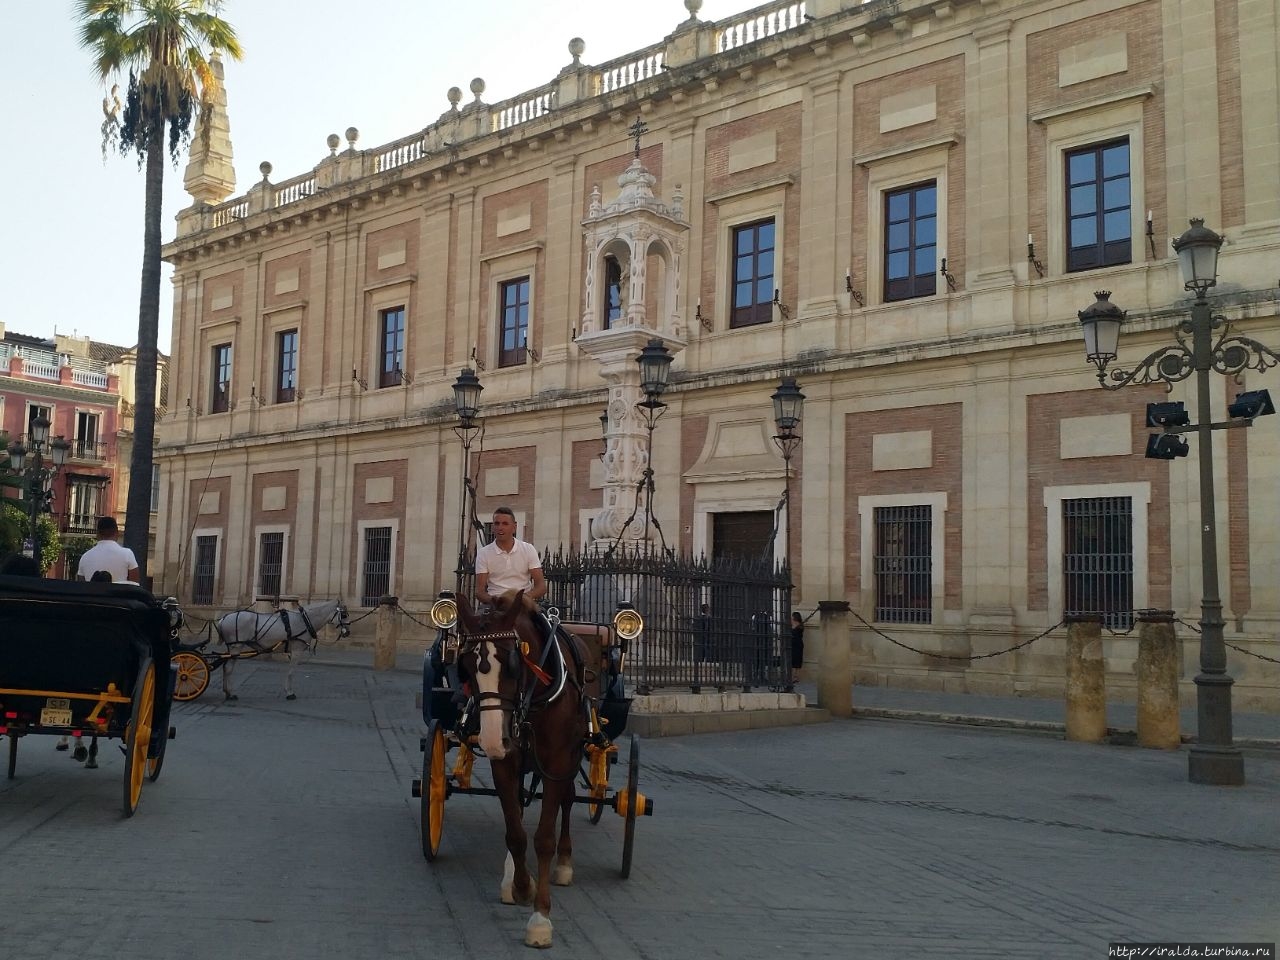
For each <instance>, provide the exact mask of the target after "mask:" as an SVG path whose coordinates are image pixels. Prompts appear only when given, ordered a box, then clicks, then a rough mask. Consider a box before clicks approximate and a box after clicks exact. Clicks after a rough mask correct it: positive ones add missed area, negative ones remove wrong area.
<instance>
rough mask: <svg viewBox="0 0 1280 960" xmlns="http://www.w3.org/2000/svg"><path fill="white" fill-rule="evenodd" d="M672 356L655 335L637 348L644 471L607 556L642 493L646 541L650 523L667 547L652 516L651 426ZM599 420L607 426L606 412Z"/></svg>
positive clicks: (664, 409)
mask: <svg viewBox="0 0 1280 960" xmlns="http://www.w3.org/2000/svg"><path fill="white" fill-rule="evenodd" d="M674 359H675V356H674V355H673V354H672V353H671V351H670V350H668V349H667V345H666V344H665V343H663V342H662V340H661V339H659V338H657V337H654V338H653V339H651V340H650V341H649V342H648V343H646V344H645V346H644V349H643V350H641V351H640V356H638V357H636V363H638V364H639V365H640V390H641V391H642V392H643V393H644V399H643V400H641V401H639V402H638V403H637V404H636V409H637V410H639V411H640V416H641V417H642V418H643V419H644V427H645V430H646V431H647V433H648V439H647V444H646V446H645V455H644V472H643V473H642V474H641V476H640V482H639V483H638V484H637V485H636V505H635V506H634V507H633V508H632V510H631V516H629V517H627V521H626V523H624V524H623V525H622V529H621V530H619V531H618V536H617V538H616V539H615V540H614V541H613V544H612V545H611V546H610V547H609V549H608V551H606V554H605V555H606V556H610V555H612V554H613V551H614V550H616V549H617V547H618V544H620V543H621V542H622V538H623V536H624V535H625V534H626V532H627V528H628V527H630V526H631V522H632V521H633V520H635V518H636V513H637V512H639V510H640V497H641V494H643V495H644V540H645V543H646V544H648V542H649V524H650V523H651V522H652V524H653V526H654V529H656V530H657V531H658V538H659V539H660V540H661V541H662V547H663V549H664V550H665V549H666V548H667V538H666V537H664V536H663V535H662V527H661V525H659V523H658V518H657V517H655V516H654V515H653V493H654V484H653V428H654V427H655V426H657V424H658V421H659V420H660V419H662V415H663V414H664V413H666V412H667V405H666V404H665V403H664V402H663V401H662V394H663V393H665V392H666V389H667V380H668V378H669V377H670V375H671V362H672V361H673V360H674ZM600 423H601V426H602V427H606V428H607V425H608V421H607V411H606V415H605V416H602V417H601V418H600Z"/></svg>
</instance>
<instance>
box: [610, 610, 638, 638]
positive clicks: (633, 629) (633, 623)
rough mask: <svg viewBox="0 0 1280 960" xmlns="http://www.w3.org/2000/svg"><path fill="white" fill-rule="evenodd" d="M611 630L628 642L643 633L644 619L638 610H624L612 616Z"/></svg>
mask: <svg viewBox="0 0 1280 960" xmlns="http://www.w3.org/2000/svg"><path fill="white" fill-rule="evenodd" d="M613 629H614V630H616V631H617V633H618V636H619V637H621V638H622V639H623V640H626V641H628V642H629V641H631V640H634V639H636V638H637V637H639V636H640V634H641V633H643V632H644V617H642V616H640V611H639V610H635V609H632V608H629V607H627V608H624V609H622V610H619V611H618V612H617V613H615V614H614V615H613Z"/></svg>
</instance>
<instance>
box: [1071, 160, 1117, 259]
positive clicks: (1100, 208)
mask: <svg viewBox="0 0 1280 960" xmlns="http://www.w3.org/2000/svg"><path fill="white" fill-rule="evenodd" d="M1065 163H1066V189H1067V198H1066V201H1067V270H1068V272H1070V271H1075V270H1092V269H1095V268H1097V267H1110V266H1114V265H1116V264H1120V263H1129V262H1130V261H1131V260H1132V259H1133V243H1132V239H1133V229H1132V221H1131V216H1132V215H1131V207H1132V203H1133V201H1132V199H1131V190H1130V179H1129V141H1128V140H1127V139H1125V140H1116V141H1112V142H1111V143H1104V144H1098V145H1095V146H1090V147H1084V148H1083V149H1080V150H1071V151H1068V152H1067V154H1066V155H1065Z"/></svg>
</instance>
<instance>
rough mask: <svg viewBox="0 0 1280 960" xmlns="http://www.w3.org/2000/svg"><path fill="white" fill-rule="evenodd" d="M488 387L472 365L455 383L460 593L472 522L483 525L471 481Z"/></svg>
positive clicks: (467, 562)
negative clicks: (474, 447) (483, 396)
mask: <svg viewBox="0 0 1280 960" xmlns="http://www.w3.org/2000/svg"><path fill="white" fill-rule="evenodd" d="M483 390H484V387H483V386H482V385H481V383H480V378H479V377H477V376H476V372H475V371H474V370H472V369H471V368H470V367H464V368H463V369H462V371H461V372H459V374H458V379H456V380H455V381H454V382H453V412H454V413H455V414H456V415H457V417H458V422H457V423H456V424H454V427H453V432H454V434H455V435H456V436H457V437H458V439H459V440H461V441H462V497H461V501H462V505H461V513H460V515H459V517H458V565H457V567H456V568H454V571H453V572H454V576H455V586H456V589H457V592H458V593H459V594H461V593H462V592H463V579H464V578H465V577H466V575H467V574H468V573H471V572H473V571H472V564H471V561H470V558H469V557H468V556H467V544H468V541H469V540H470V537H469V524H468V519H470V524H471V525H476V526H478V525H479V521H478V520H477V519H476V488H475V484H473V483H472V482H471V474H470V466H471V440H472V438H473V436H474V435H475V432H476V431H477V430H482V429H483V428H484V424H483V422H480V423H477V420H478V418H479V416H480V393H481V391H483Z"/></svg>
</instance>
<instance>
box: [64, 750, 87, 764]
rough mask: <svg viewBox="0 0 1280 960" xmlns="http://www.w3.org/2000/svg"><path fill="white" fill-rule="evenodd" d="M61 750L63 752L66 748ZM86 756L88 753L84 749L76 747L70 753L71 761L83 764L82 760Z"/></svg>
mask: <svg viewBox="0 0 1280 960" xmlns="http://www.w3.org/2000/svg"><path fill="white" fill-rule="evenodd" d="M62 749H63V750H65V749H67V748H66V747H63V748H62ZM87 756H89V751H88V750H87V749H86V748H84V747H76V748H75V750H73V751H72V752H71V759H72V760H79V761H80V762H81V763H83V762H84V758H85V757H87Z"/></svg>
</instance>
